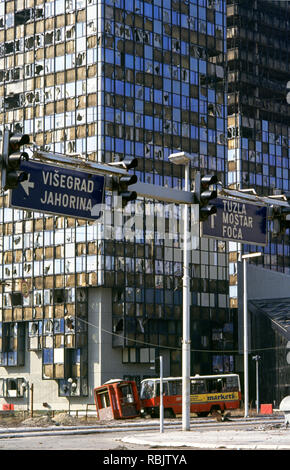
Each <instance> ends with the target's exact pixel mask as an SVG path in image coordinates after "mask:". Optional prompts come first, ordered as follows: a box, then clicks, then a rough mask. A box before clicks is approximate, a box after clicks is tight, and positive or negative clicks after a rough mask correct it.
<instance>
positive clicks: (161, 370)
mask: <svg viewBox="0 0 290 470" xmlns="http://www.w3.org/2000/svg"><path fill="white" fill-rule="evenodd" d="M159 360H160V411H159V416H160V432H161V433H162V432H164V405H163V357H162V356H160V357H159Z"/></svg>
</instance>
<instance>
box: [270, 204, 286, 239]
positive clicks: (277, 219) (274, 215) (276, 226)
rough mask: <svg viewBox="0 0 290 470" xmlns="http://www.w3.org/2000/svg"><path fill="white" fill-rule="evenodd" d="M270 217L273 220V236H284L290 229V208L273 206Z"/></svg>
mask: <svg viewBox="0 0 290 470" xmlns="http://www.w3.org/2000/svg"><path fill="white" fill-rule="evenodd" d="M268 217H269V219H270V220H272V236H274V237H277V236H278V235H281V234H284V233H285V231H286V230H287V229H288V228H290V206H289V207H284V206H274V205H273V206H271V207H270V208H269V212H268Z"/></svg>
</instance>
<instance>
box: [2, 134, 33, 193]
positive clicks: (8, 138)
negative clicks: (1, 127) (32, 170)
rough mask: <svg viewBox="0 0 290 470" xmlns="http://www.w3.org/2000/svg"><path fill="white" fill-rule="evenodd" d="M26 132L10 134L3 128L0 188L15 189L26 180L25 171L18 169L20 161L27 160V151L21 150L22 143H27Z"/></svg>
mask: <svg viewBox="0 0 290 470" xmlns="http://www.w3.org/2000/svg"><path fill="white" fill-rule="evenodd" d="M29 142H30V137H29V135H27V134H12V133H11V132H10V131H9V130H7V129H5V131H4V138H3V146H2V155H1V187H2V189H4V190H6V189H16V188H17V186H18V184H19V183H21V182H22V181H25V180H27V177H28V175H27V173H25V172H24V171H21V170H20V166H21V161H23V160H28V158H29V156H28V153H27V152H24V151H23V152H21V151H20V148H21V147H22V146H23V145H26V144H29Z"/></svg>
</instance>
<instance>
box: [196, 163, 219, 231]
mask: <svg viewBox="0 0 290 470" xmlns="http://www.w3.org/2000/svg"><path fill="white" fill-rule="evenodd" d="M217 182H218V179H217V176H216V175H205V176H202V177H201V175H200V173H199V172H197V174H196V176H195V196H196V199H197V203H198V204H199V220H200V221H201V222H204V221H205V220H207V219H208V217H209V216H211V215H212V214H216V212H217V208H216V206H213V205H210V204H209V201H211V200H212V199H215V198H216V197H217V192H216V190H211V189H209V187H210V186H211V185H213V184H217Z"/></svg>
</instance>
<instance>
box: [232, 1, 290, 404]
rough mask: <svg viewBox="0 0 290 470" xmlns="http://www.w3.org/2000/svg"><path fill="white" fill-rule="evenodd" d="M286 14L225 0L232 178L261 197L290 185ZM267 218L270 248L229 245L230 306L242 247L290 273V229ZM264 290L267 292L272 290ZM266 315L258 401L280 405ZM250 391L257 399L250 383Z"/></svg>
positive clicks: (259, 319) (281, 350)
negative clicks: (279, 228)
mask: <svg viewBox="0 0 290 470" xmlns="http://www.w3.org/2000/svg"><path fill="white" fill-rule="evenodd" d="M289 13H290V9H289V2H275V1H267V2H263V1H259V0H258V1H257V2H250V1H244V0H243V1H238V0H237V1H236V0H234V1H231V0H229V1H228V2H227V61H228V71H229V72H228V92H229V93H228V184H229V187H231V188H243V189H246V188H254V189H255V190H256V193H257V194H258V195H260V196H268V195H273V194H286V193H289V189H290V182H289V181H290V179H289V176H290V175H289V160H290V109H289V101H288V102H287V86H288V87H289V85H287V84H288V82H289V19H290V18H289ZM268 223H269V227H268V228H269V230H268V244H267V246H266V247H259V246H255V245H238V244H236V243H230V244H229V281H230V306H231V307H232V308H235V307H238V303H239V301H238V292H237V288H238V279H237V271H238V269H237V262H238V260H239V256H240V255H241V254H242V253H249V252H256V251H260V252H262V253H263V256H261V257H259V258H255V259H253V261H252V262H254V263H257V264H260V265H261V266H263V267H264V268H267V269H270V270H273V271H278V272H281V273H285V274H288V275H289V273H290V268H289V266H290V263H289V261H290V258H289V255H290V252H289V230H286V233H284V234H282V235H279V236H278V237H277V236H273V233H272V232H273V230H272V225H271V222H270V221H269V222H268ZM264 295H265V298H269V295H270V296H271V293H269V292H265V294H264ZM286 295H288V294H286ZM273 297H274V295H273ZM282 300H283V299H282ZM274 305H275V304H274ZM278 311H279V309H278V310H277V312H276V313H277V314H278ZM266 313H267V312H266V311H265V312H264V313H263V314H261V315H260V316H257V315H252V333H251V335H252V338H251V339H252V349H253V351H254V352H253V354H257V353H258V354H259V355H261V367H260V369H261V383H262V384H263V385H262V387H261V399H262V400H266V401H264V403H270V402H273V401H274V402H275V403H276V406H278V404H279V403H280V400H281V397H282V396H283V394H285V393H286V394H287V391H288V392H289V387H288V384H289V372H288V370H289V365H288V364H287V363H286V340H285V338H283V335H284V332H283V335H281V332H282V331H283V330H282V329H281V330H280V334H278V333H277V331H275V330H273V328H272V325H271V322H270V321H269V319H268V320H266ZM253 362H254V361H251V360H250V365H249V367H250V374H251V375H250V377H251V383H254V382H255V369H254V363H253ZM251 363H253V364H251ZM250 393H251V394H252V397H251V398H250V399H254V398H255V397H254V393H255V390H253V387H252V390H250ZM267 400H269V401H267Z"/></svg>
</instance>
